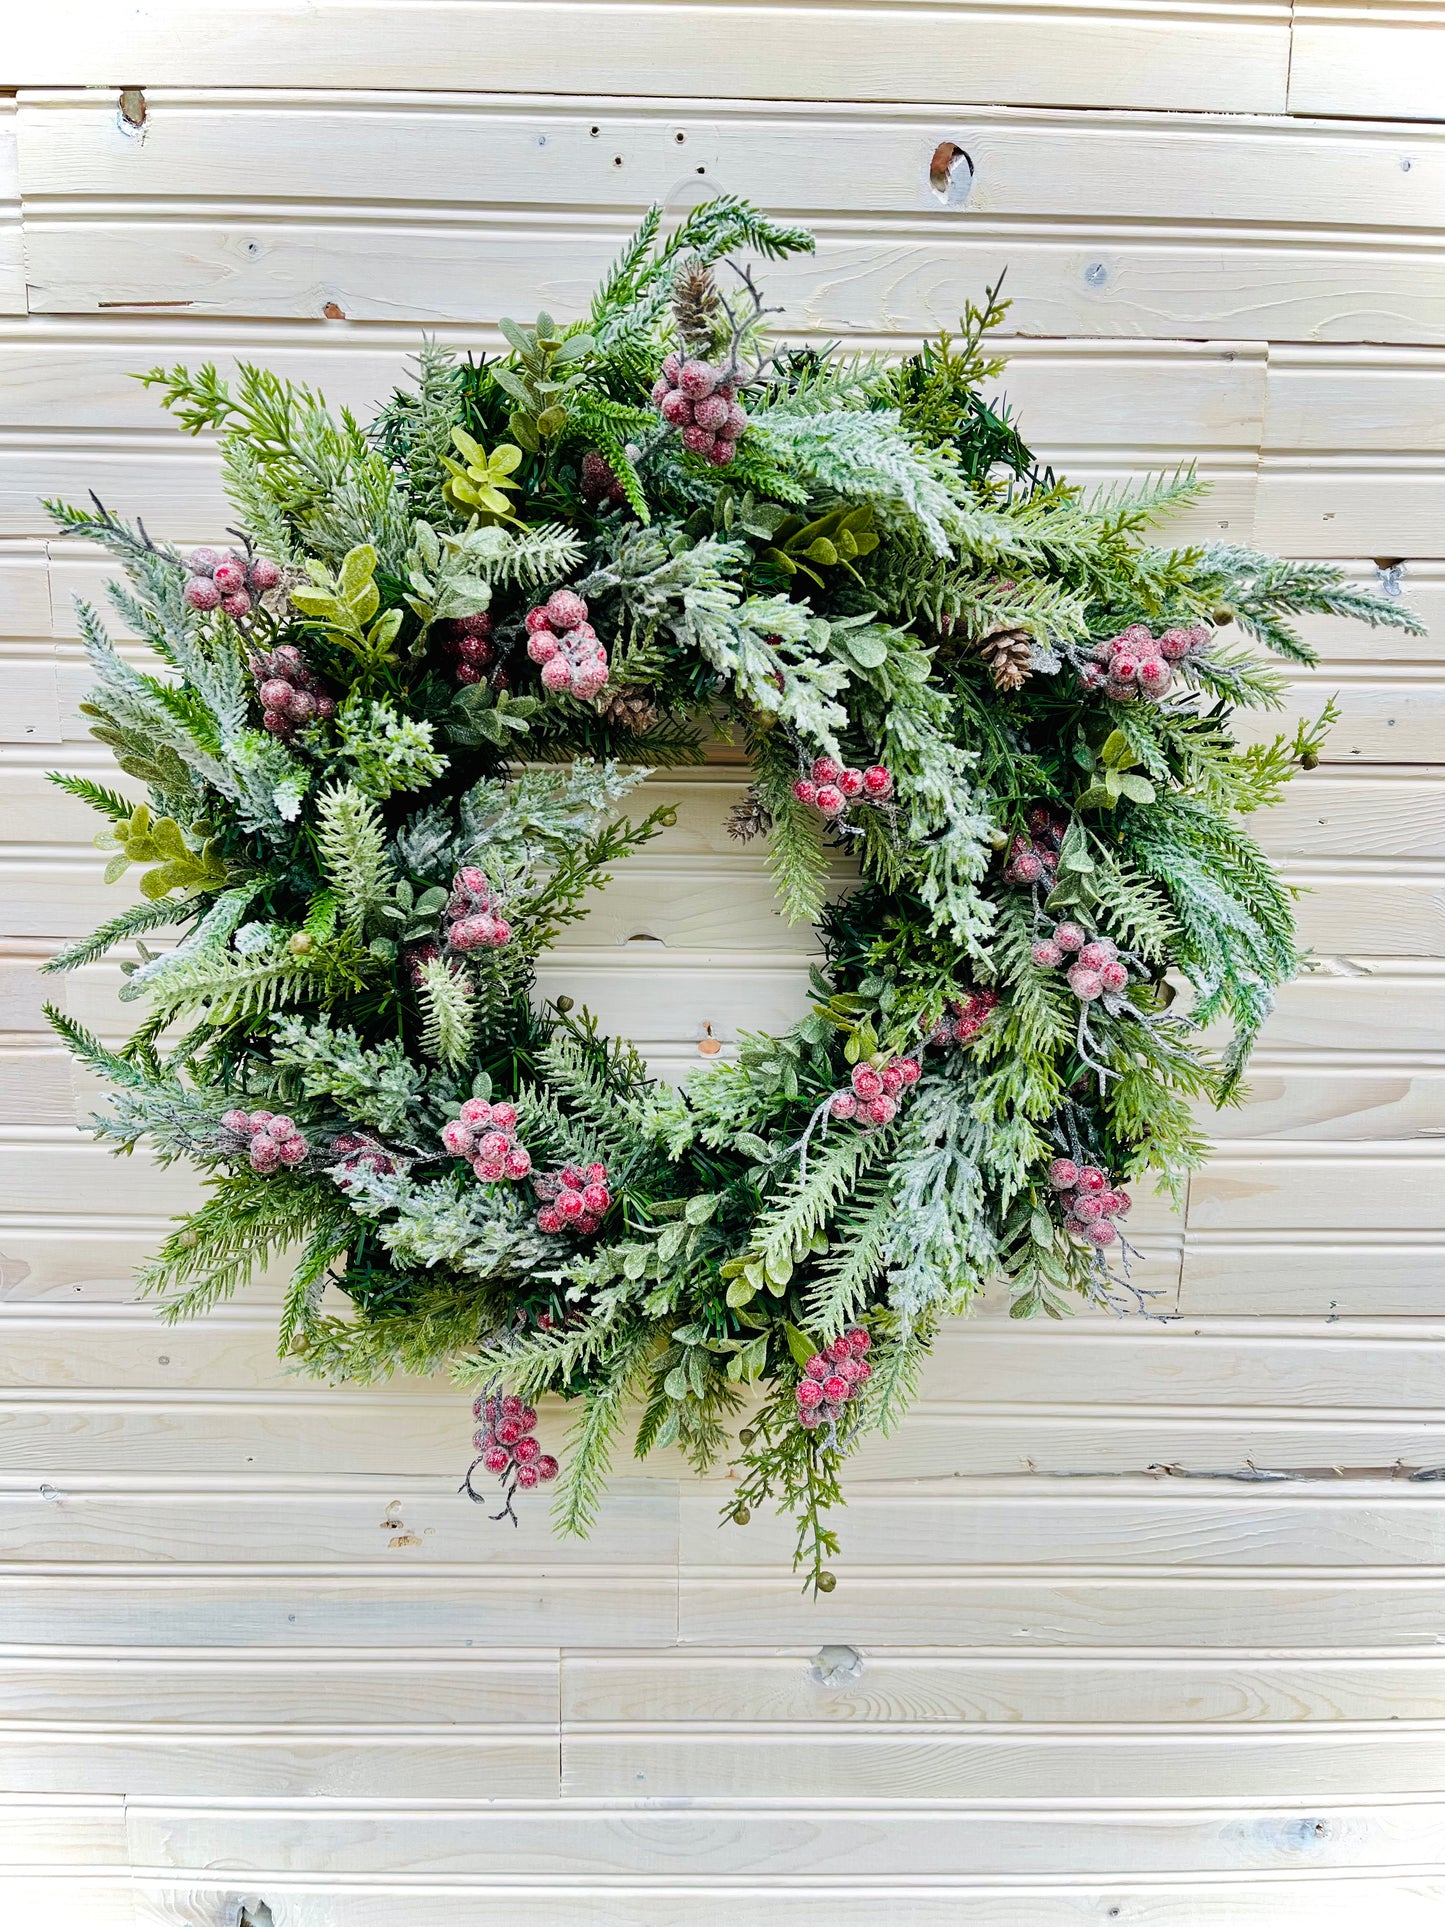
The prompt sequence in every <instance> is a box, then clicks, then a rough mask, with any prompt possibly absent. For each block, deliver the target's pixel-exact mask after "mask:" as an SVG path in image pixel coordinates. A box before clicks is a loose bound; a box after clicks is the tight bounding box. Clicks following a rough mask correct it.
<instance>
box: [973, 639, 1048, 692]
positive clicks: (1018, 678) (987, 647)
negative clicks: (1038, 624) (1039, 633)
mask: <svg viewBox="0 0 1445 1927" xmlns="http://www.w3.org/2000/svg"><path fill="white" fill-rule="evenodd" d="M974 647H975V649H976V650H977V651H978V653H979V655H981V656H982V657H983V659H984V661H985V662H986V663H987V664H988V666H989V669H990V671H991V673H992V675H993V686H994V688H995V689H1005V690H1007V689H1022V688H1023V686H1024V684H1025V683H1026V682H1027V681H1028V679H1029V664H1030V662H1031V660H1032V658H1033V652H1034V639H1033V637H1032V636H1031V635H1030V634H1029V632H1028V630H1027V629H995V630H994V632H993V634H992V635H991V636H984V637H983V638H982V639H981V640H980V641H978V642H976V643H975V644H974Z"/></svg>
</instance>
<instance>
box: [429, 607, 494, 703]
mask: <svg viewBox="0 0 1445 1927" xmlns="http://www.w3.org/2000/svg"><path fill="white" fill-rule="evenodd" d="M431 634H432V640H433V642H435V643H436V645H437V647H438V648H439V649H440V651H441V655H442V660H443V662H445V663H446V665H447V667H448V668H449V669H450V670H451V674H452V681H453V682H455V683H460V684H462V685H466V684H467V683H474V682H482V681H484V680H485V677H486V673H487V671H488V669H490V668H491V666H492V664H493V663H494V662H495V661H496V658H497V652H496V649H495V647H494V646H493V643H492V618H491V617H490V616H489V615H488V614H487V613H486V612H485V611H483V612H482V614H481V615H479V616H457V617H455V618H452V619H449V620H447V621H443V622H434V623H433V624H432V629H431Z"/></svg>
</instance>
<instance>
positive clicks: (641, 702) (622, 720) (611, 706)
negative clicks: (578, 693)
mask: <svg viewBox="0 0 1445 1927" xmlns="http://www.w3.org/2000/svg"><path fill="white" fill-rule="evenodd" d="M597 714H598V715H599V716H600V717H601V718H602V720H603V722H605V723H615V724H616V726H617V727H618V728H619V729H630V730H631V731H632V733H633V734H634V735H635V736H641V735H643V734H645V733H646V731H648V730H649V729H654V728H656V726H657V723H658V721H659V718H658V713H657V710H656V708H655V707H654V705H653V703H652V701H651V699H650V698H649V697H648V695H647V694H646V692H645V691H643V690H641V689H627V688H622V689H614V690H613V691H612V693H611V694H610V695H608V696H604V697H603V699H602V701H601V702H600V703H598V705H597Z"/></svg>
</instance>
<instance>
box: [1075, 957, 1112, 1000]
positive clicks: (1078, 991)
mask: <svg viewBox="0 0 1445 1927" xmlns="http://www.w3.org/2000/svg"><path fill="white" fill-rule="evenodd" d="M1069 989H1070V990H1072V991H1073V993H1074V995H1075V996H1076V997H1077V998H1078V1000H1079V1002H1080V1003H1082V1004H1090V1003H1092V1002H1093V1001H1094V999H1095V998H1096V997H1100V996H1102V995H1103V991H1104V980H1103V978H1102V977H1101V976H1100V975H1099V973H1098V971H1097V970H1090V969H1089V967H1088V966H1087V964H1081V963H1076V964H1075V965H1074V967H1073V969H1072V970H1071V971H1070V972H1069Z"/></svg>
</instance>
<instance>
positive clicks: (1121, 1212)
mask: <svg viewBox="0 0 1445 1927" xmlns="http://www.w3.org/2000/svg"><path fill="white" fill-rule="evenodd" d="M1109 1195H1110V1197H1111V1199H1112V1200H1113V1202H1112V1204H1111V1206H1110V1209H1109V1214H1108V1215H1109V1216H1110V1217H1111V1218H1127V1217H1128V1215H1129V1213H1130V1212H1131V1211H1132V1210H1133V1209H1134V1200H1133V1199H1132V1198H1131V1197H1130V1196H1129V1193H1128V1192H1127V1191H1111V1192H1110V1194H1109Z"/></svg>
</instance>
